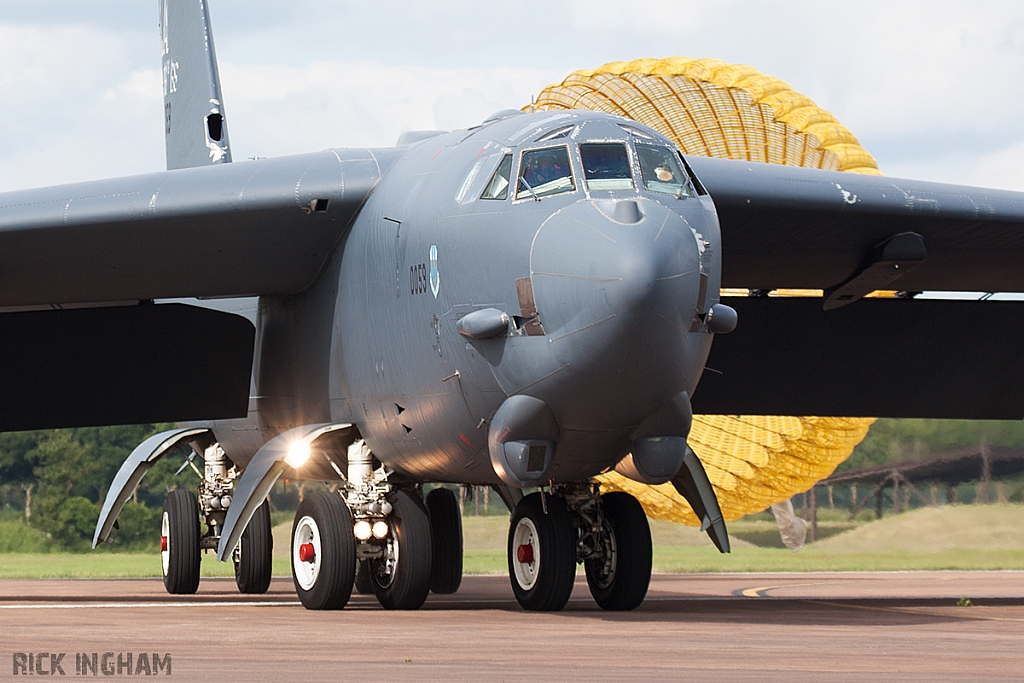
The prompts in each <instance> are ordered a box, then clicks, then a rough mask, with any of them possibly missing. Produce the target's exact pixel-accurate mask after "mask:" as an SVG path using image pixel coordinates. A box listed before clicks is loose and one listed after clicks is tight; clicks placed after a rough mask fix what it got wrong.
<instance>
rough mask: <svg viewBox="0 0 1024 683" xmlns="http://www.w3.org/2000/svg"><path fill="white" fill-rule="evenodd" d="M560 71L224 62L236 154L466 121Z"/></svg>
mask: <svg viewBox="0 0 1024 683" xmlns="http://www.w3.org/2000/svg"><path fill="white" fill-rule="evenodd" d="M555 77H556V76H555V74H554V73H553V72H550V71H545V70H531V69H515V68H512V69H472V68H461V69H436V68H426V67H414V66H387V65H382V64H379V63H376V62H358V63H339V62H323V61H321V62H314V63H312V64H310V65H308V66H306V67H303V68H293V67H285V66H252V65H249V66H237V65H234V64H230V63H225V64H222V66H221V79H222V82H223V86H224V98H225V100H226V113H227V117H228V126H229V133H230V135H231V144H232V147H233V150H234V154H235V156H236V157H238V158H241V157H249V156H253V155H254V154H258V155H259V156H275V155H278V154H288V153H296V152H301V151H310V150H313V149H322V148H324V147H346V146H374V147H381V146H391V145H394V144H395V141H396V140H397V139H398V136H399V135H400V134H401V133H403V132H405V131H407V130H432V129H454V128H465V127H469V126H472V125H475V124H477V123H479V122H480V121H482V120H483V119H484V118H485V117H486V116H487V115H489V114H491V113H493V112H494V111H496V110H498V109H504V108H509V107H520V106H522V105H524V104H528V103H529V101H530V95H531V94H532V93H535V92H537V91H538V90H539V89H540V88H541V87H543V85H545V84H546V83H547V82H548V81H550V80H552V79H553V78H555Z"/></svg>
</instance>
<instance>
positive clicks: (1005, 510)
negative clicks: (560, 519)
mask: <svg viewBox="0 0 1024 683" xmlns="http://www.w3.org/2000/svg"><path fill="white" fill-rule="evenodd" d="M773 526H774V525H773V523H772V522H767V521H765V520H738V521H736V522H733V523H731V524H730V530H731V531H732V533H733V543H732V546H733V551H732V553H731V554H729V555H722V554H720V553H718V552H717V550H715V549H714V547H713V546H711V543H710V541H708V540H707V536H706V535H704V534H701V533H700V532H699V531H698V530H696V529H691V528H689V527H682V526H678V525H674V524H668V523H665V522H652V524H651V535H652V539H653V541H654V546H655V548H654V569H655V571H657V572H684V573H685V572H762V571H763V572H778V571H895V570H914V569H1024V506H1020V505H986V506H980V505H979V506H973V505H970V506H953V507H942V508H923V509H919V510H914V511H912V512H908V513H905V514H902V515H896V516H890V517H886V518H884V519H882V520H879V521H872V522H867V523H863V524H860V525H859V526H857V527H856V528H853V529H847V530H845V531H839V532H837V533H835V534H834V535H832V536H829V537H828V538H825V539H824V540H821V541H819V542H817V543H814V544H809V545H808V546H806V547H805V548H804V549H803V550H801V551H799V552H796V553H794V552H792V551H790V550H786V549H784V548H774V547H759V546H758V545H755V544H754V543H752V542H751V541H750V540H744V538H746V539H753V540H760V539H762V538H763V539H764V541H763V542H764V543H768V542H773V538H772V537H771V534H770V532H771V531H772V527H773ZM832 526H833V527H836V526H842V523H839V522H836V523H834V524H832ZM847 526H848V525H847ZM290 532H291V524H290V523H287V522H285V523H281V524H278V525H277V526H275V527H274V574H275V575H278V576H287V575H289V574H290V573H291V569H290V566H289V562H288V547H289V544H288V536H289V534H290ZM507 533H508V519H507V518H506V517H504V516H493V517H467V518H466V519H465V545H466V552H465V560H464V564H465V570H466V572H467V573H472V574H491V573H496V574H504V573H505V572H506V571H507V568H506V560H505V540H506V534H507ZM775 533H776V534H777V532H775ZM202 573H203V576H231V575H233V567H232V565H231V563H230V562H223V563H219V562H216V561H215V560H214V555H213V553H212V552H210V553H206V554H205V555H204V557H203V563H202ZM146 576H160V559H159V556H158V554H157V553H156V552H152V553H142V554H140V553H111V552H93V553H83V554H71V553H54V552H49V553H34V554H30V553H24V552H5V553H0V578H89V577H94V578H104V577H146Z"/></svg>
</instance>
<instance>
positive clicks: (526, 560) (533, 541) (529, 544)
mask: <svg viewBox="0 0 1024 683" xmlns="http://www.w3.org/2000/svg"><path fill="white" fill-rule="evenodd" d="M511 552H512V571H513V574H515V577H516V583H518V584H519V587H520V588H522V589H523V590H530V589H531V588H533V586H534V584H535V583H537V576H538V575H539V574H540V561H541V557H540V536H539V534H538V533H537V527H536V525H534V523H533V520H531V519H529V518H528V517H523V518H522V519H520V520H519V522H518V523H516V530H515V532H514V533H513V534H512V548H511Z"/></svg>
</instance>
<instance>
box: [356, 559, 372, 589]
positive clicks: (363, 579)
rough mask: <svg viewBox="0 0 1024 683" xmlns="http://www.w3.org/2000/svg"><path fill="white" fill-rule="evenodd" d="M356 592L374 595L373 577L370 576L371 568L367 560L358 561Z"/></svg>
mask: <svg viewBox="0 0 1024 683" xmlns="http://www.w3.org/2000/svg"><path fill="white" fill-rule="evenodd" d="M355 588H356V593H359V594H360V595H373V579H371V578H370V568H369V567H368V566H367V562H366V560H359V561H358V562H356V584H355Z"/></svg>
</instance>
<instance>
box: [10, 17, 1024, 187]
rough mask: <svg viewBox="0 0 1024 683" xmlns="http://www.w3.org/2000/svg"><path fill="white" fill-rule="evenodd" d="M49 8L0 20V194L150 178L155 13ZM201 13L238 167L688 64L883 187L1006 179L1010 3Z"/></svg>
mask: <svg viewBox="0 0 1024 683" xmlns="http://www.w3.org/2000/svg"><path fill="white" fill-rule="evenodd" d="M69 2H70V0H69ZM44 4H45V7H44V6H43V5H40V6H39V9H38V10H37V9H33V7H34V5H23V4H20V3H19V4H17V5H13V4H10V5H7V4H4V5H0V188H14V187H25V186H28V185H35V184H40V183H52V182H65V181H69V180H74V179H81V178H96V177H103V176H108V175H123V174H128V173H137V172H142V171H146V170H157V169H160V168H162V167H163V140H162V129H161V126H160V120H161V115H160V106H159V98H160V91H159V85H158V84H157V85H151V83H153V81H152V79H153V78H155V70H156V67H157V60H158V48H157V36H156V30H155V19H156V18H155V13H156V10H155V7H154V9H153V12H152V13H153V15H154V16H153V18H152V21H151V22H150V23H145V22H140V18H139V17H140V16H142V15H141V14H140V13H139V12H133V13H127V12H107V11H103V10H102V8H97V9H96V10H95V11H90V12H84V11H80V10H76V12H77V14H73V15H71V16H75V17H76V21H79V22H80V21H83V19H84V18H89V20H90V21H91V22H92V23H89V24H83V23H71V24H69V23H61V21H67V20H65V19H63V17H64V16H65V14H66V13H59V12H58V11H57V8H59V6H61V3H60V2H57V0H48V1H47V2H46V3H44ZM211 4H212V8H211V11H212V12H213V18H214V20H215V22H216V25H215V26H214V29H215V34H216V37H217V47H218V52H219V55H220V57H221V60H222V77H223V81H224V94H225V105H226V111H227V115H228V123H229V129H230V134H231V142H232V145H233V148H234V151H235V154H236V156H237V157H242V156H251V155H253V154H259V155H261V156H267V155H277V154H284V153H291V152H297V151H305V150H310V149H319V148H324V147H327V146H343V145H390V144H393V143H394V141H395V139H396V138H397V136H398V135H399V134H400V133H401V132H403V131H404V130H410V129H420V128H443V129H447V128H452V127H459V126H468V125H472V124H474V123H476V122H478V121H479V120H480V119H481V118H483V117H484V116H486V115H487V114H490V113H491V112H493V111H494V110H497V109H501V108H505V107H517V106H521V105H522V104H525V103H527V102H528V101H529V99H530V96H531V95H532V94H535V93H536V92H537V91H538V90H539V89H540V88H541V87H543V86H544V85H547V84H548V83H551V82H556V81H559V80H561V79H562V78H563V77H564V76H565V75H567V74H568V73H569V72H570V71H572V70H575V69H580V68H593V67H595V66H598V65H600V64H602V63H604V62H607V61H614V60H628V59H634V58H638V57H648V56H651V57H665V56H671V55H676V54H684V55H688V56H691V57H718V58H720V59H723V60H725V61H729V62H740V63H747V64H750V65H752V66H754V67H755V68H758V69H759V70H761V71H763V72H765V73H769V74H772V75H775V76H778V77H780V78H783V79H784V80H786V81H787V82H789V83H790V84H791V85H792V86H793V87H794V88H795V89H797V90H799V91H802V92H804V93H805V94H807V95H809V96H810V97H812V98H814V99H815V100H817V101H818V103H819V104H820V105H821V106H823V107H825V108H826V109H829V110H831V111H832V112H833V113H834V114H836V116H837V117H838V118H839V119H840V121H842V122H843V123H844V124H846V125H847V127H849V128H850V129H851V130H852V131H853V132H854V134H856V135H857V136H858V137H859V138H860V140H861V142H862V143H863V144H864V145H865V147H867V148H868V149H869V151H871V152H872V153H873V154H875V156H876V157H877V158H878V160H879V162H880V164H881V166H882V168H883V170H884V171H886V172H887V173H891V174H894V175H910V176H919V177H925V178H934V179H942V180H947V181H963V182H967V181H970V182H979V181H981V180H982V179H991V180H990V181H986V182H993V183H994V184H1000V185H1002V186H1007V185H1008V184H1014V185H1015V186H1018V185H1019V182H1020V181H1018V180H1014V178H1017V177H1019V174H1016V172H1015V171H1014V170H1013V169H1014V159H1015V157H1016V156H1019V153H1020V151H1021V145H1022V144H1024V127H1022V126H1021V125H1020V118H1021V114H1020V112H1022V111H1024V90H1022V89H1021V88H1020V87H1019V84H1020V83H1021V82H1024V6H1019V5H1018V4H1015V3H1011V2H1007V1H1001V0H976V1H975V2H972V3H969V4H964V3H961V2H956V1H954V0H935V1H933V2H924V1H922V0H910V1H907V2H900V3H891V2H883V0H860V1H859V2H857V3H849V2H839V1H838V0H816V1H815V0H789V1H786V2H781V1H777V2H768V1H752V2H743V3H741V2H738V1H737V0H705V1H700V2H698V1H697V0H672V1H670V0H652V2H648V3H645V4H642V5H637V6H635V7H631V6H623V5H621V3H617V4H613V3H612V2H611V1H610V0H587V1H586V2H584V1H583V0H546V1H545V2H541V1H540V0H522V2H521V3H520V4H519V5H517V6H516V8H515V11H510V10H509V9H508V8H506V9H505V10H503V11H502V12H500V13H497V12H496V11H495V9H494V7H493V6H489V5H488V6H485V5H482V4H477V3H470V2H468V1H467V0H444V1H439V2H430V3H408V2H407V3H403V2H397V3H355V2H350V1H347V0H346V1H344V2H338V3H322V2H319V0H318V1H317V2H312V0H297V2H296V3H295V4H294V5H292V6H288V7H285V6H282V5H280V3H273V2H270V1H269V0H249V1H248V2H243V0H214V1H213V2H212V3H211ZM154 5H155V3H154ZM76 7H77V6H76ZM9 17H10V18H9ZM5 22H6V23H5ZM997 181H998V182H997ZM1019 186H1020V187H1021V189H1024V185H1019Z"/></svg>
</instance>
